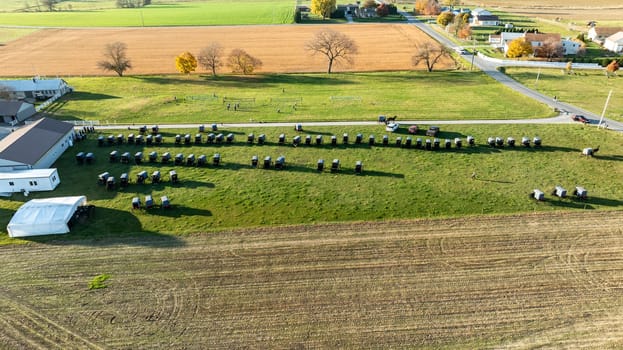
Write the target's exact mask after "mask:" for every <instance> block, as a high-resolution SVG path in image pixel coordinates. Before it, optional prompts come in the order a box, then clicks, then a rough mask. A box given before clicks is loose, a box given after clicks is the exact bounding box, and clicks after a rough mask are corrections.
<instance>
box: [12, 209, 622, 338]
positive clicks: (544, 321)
mask: <svg viewBox="0 0 623 350" xmlns="http://www.w3.org/2000/svg"><path fill="white" fill-rule="evenodd" d="M621 214H622V213H621V212H590V211H585V212H582V213H579V212H573V213H564V214H559V213H553V214H552V213H550V214H534V215H523V216H502V217H479V218H466V219H450V220H426V221H425V220H417V221H398V222H385V223H348V224H325V225H315V226H293V227H279V228H262V229H257V230H242V231H231V232H222V233H213V234H201V235H192V236H184V237H176V236H158V237H156V236H141V237H136V238H119V239H106V240H103V239H93V240H89V241H71V240H69V241H63V240H59V241H57V242H48V243H46V244H43V243H32V244H28V245H25V246H24V245H22V246H5V247H0V276H2V284H0V295H1V296H2V297H1V298H0V309H1V310H2V312H1V313H0V325H1V327H2V332H0V348H12V349H29V348H46V349H51V348H60V349H78V348H87V349H97V348H123V349H139V348H140V349H146V348H168V349H215V348H227V349H231V348H241V347H249V348H271V349H274V348H349V349H352V348H447V349H451V348H456V349H477V348H510V349H533V348H594V349H608V348H613V349H614V348H620V347H621V346H622V345H623V319H622V318H621V313H622V312H623V300H622V298H621V292H622V290H623V235H622V232H621V227H623V219H622V217H623V216H621ZM102 273H107V274H110V275H111V278H110V279H109V280H108V281H106V283H107V284H108V288H105V289H99V290H91V291H89V290H87V283H88V281H90V280H91V279H92V278H93V277H94V276H96V275H98V274H102Z"/></svg>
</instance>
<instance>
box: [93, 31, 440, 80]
mask: <svg viewBox="0 0 623 350" xmlns="http://www.w3.org/2000/svg"><path fill="white" fill-rule="evenodd" d="M127 49H128V48H127V45H126V44H125V43H123V42H113V43H110V44H107V45H106V46H105V48H104V52H103V56H104V59H103V60H101V61H99V62H98V63H97V65H98V67H99V68H101V69H102V70H105V71H110V72H115V73H117V75H119V76H120V77H121V76H123V74H124V73H125V72H126V71H128V70H130V69H132V67H133V66H132V62H131V61H130V58H129V56H128V52H127ZM305 50H306V51H308V52H309V53H310V54H311V55H321V56H324V58H325V59H326V61H327V73H328V74H331V73H332V72H333V68H334V66H335V65H336V64H341V63H344V64H352V63H354V57H355V56H356V55H357V53H358V51H359V49H358V47H357V43H356V42H355V41H354V40H353V39H352V38H350V37H349V36H348V35H346V34H344V33H341V32H338V31H335V30H332V29H323V30H320V31H319V32H317V33H316V34H315V35H314V37H313V38H312V39H311V40H310V41H308V42H307V43H306V44H305ZM415 51H416V52H415V55H413V57H412V63H413V65H414V66H415V65H418V64H419V63H420V62H423V63H425V65H426V69H427V70H428V71H429V72H432V71H433V69H434V67H435V65H436V64H437V63H438V62H439V61H440V60H441V59H442V58H444V57H451V55H450V52H449V50H448V49H447V48H445V47H444V46H442V45H440V44H439V43H436V42H430V41H427V42H425V43H424V44H422V45H419V46H416V50H415ZM224 54H225V53H224V48H223V46H222V45H221V44H220V43H218V42H211V43H209V44H208V45H207V46H206V47H204V48H202V49H201V50H200V51H199V54H198V55H197V56H196V57H195V55H193V54H192V53H191V52H188V51H186V52H183V53H181V54H180V55H178V56H176V57H175V67H176V68H177V70H178V71H179V72H180V73H182V74H189V73H191V72H194V71H195V70H196V69H197V67H198V66H199V65H201V66H202V67H203V68H204V69H206V70H207V71H210V72H211V73H212V75H213V76H216V75H217V71H218V70H219V69H220V68H221V67H223V66H227V67H228V68H229V69H230V70H231V72H232V73H237V74H251V73H253V72H254V71H256V70H257V69H259V68H260V67H262V61H261V60H260V59H259V58H257V57H254V56H252V55H251V54H249V53H248V52H247V51H245V50H243V49H240V48H235V49H232V50H231V51H230V52H229V54H228V55H227V56H226V57H225V56H224Z"/></svg>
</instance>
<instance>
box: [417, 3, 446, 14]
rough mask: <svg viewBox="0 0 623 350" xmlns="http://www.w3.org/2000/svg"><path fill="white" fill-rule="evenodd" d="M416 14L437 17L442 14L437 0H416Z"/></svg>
mask: <svg viewBox="0 0 623 350" xmlns="http://www.w3.org/2000/svg"><path fill="white" fill-rule="evenodd" d="M415 12H416V13H418V14H420V15H427V16H436V15H438V14H440V13H441V6H439V3H438V2H437V0H416V1H415Z"/></svg>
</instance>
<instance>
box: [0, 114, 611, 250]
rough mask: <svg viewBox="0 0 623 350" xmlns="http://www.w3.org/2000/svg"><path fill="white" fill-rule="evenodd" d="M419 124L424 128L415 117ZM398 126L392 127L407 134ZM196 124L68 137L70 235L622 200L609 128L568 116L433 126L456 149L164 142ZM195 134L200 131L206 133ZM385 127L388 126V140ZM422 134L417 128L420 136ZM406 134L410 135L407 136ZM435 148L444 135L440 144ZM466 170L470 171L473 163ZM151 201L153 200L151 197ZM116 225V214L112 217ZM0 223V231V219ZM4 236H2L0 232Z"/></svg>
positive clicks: (596, 205) (4, 206)
mask: <svg viewBox="0 0 623 350" xmlns="http://www.w3.org/2000/svg"><path fill="white" fill-rule="evenodd" d="M422 127H425V126H424V125H423V126H422ZM405 131H406V128H402V129H400V136H402V137H403V138H406V136H408V135H407V134H406V132H405ZM119 132H121V133H124V134H125V135H127V134H128V133H130V132H134V133H136V132H137V130H136V129H135V130H133V131H128V130H119V131H116V132H113V131H111V132H109V133H104V135H109V134H110V135H117V133H119ZM196 132H197V130H171V131H169V130H164V131H163V136H164V137H165V144H164V145H162V146H136V145H127V144H124V145H121V146H118V147H117V146H115V147H108V146H106V147H97V146H96V141H95V136H96V135H93V134H92V135H90V139H89V140H86V141H83V142H81V143H77V144H76V145H75V146H74V147H73V148H72V149H71V150H69V151H67V152H66V153H65V154H64V155H63V156H62V157H61V158H60V160H59V161H58V162H57V164H56V165H55V166H56V167H58V169H59V174H60V176H61V185H59V187H58V188H57V189H56V190H55V191H54V193H53V195H54V196H65V195H86V196H87V198H88V199H89V201H90V202H91V203H92V204H94V205H95V206H96V207H97V209H96V218H95V219H94V220H93V222H92V223H90V224H87V225H78V226H77V227H75V229H74V231H73V232H72V237H84V236H89V237H92V236H93V235H96V236H97V237H100V236H102V237H104V236H107V235H112V236H117V235H125V234H127V233H132V232H152V233H157V234H183V233H192V232H204V231H213V230H222V229H225V228H233V227H254V226H270V225H283V224H299V223H310V224H311V223H318V222H334V221H353V220H355V221H356V220H385V219H398V218H428V217H446V216H463V215H477V214H493V213H517V212H532V211H550V210H564V209H573V210H582V209H614V208H618V207H620V205H621V204H623V202H621V198H623V189H621V187H620V186H618V184H617V183H616V182H611V181H603V179H605V178H619V177H620V176H622V175H623V173H622V172H623V169H621V167H620V162H621V157H620V156H619V155H618V154H619V149H620V143H621V136H620V135H619V134H616V133H613V132H609V131H604V130H598V129H596V128H593V127H585V126H583V125H580V124H571V125H556V126H547V125H515V126H509V125H499V126H492V125H473V126H466V125H464V126H443V127H442V134H441V135H440V138H441V139H442V143H443V139H445V138H451V139H453V138H454V137H462V138H465V137H466V136H467V135H473V136H474V137H475V138H476V140H477V143H478V144H479V146H477V147H473V148H469V147H464V148H463V149H461V150H456V149H452V150H438V151H425V150H416V149H403V148H398V147H396V146H394V145H391V146H382V145H378V146H374V147H369V146H368V145H367V144H365V145H354V144H353V143H352V141H353V138H354V137H355V134H356V133H358V132H361V133H363V135H364V141H366V140H367V139H368V135H370V134H374V135H375V136H376V139H377V142H380V141H381V137H382V135H384V134H387V132H386V131H385V130H384V127H383V126H382V125H379V126H369V127H342V128H326V127H324V128H321V127H318V128H311V129H309V128H308V130H305V131H304V132H303V133H301V135H303V138H304V137H305V135H306V134H307V133H309V134H310V135H313V137H314V140H315V136H316V135H323V136H324V145H323V146H316V145H314V146H306V145H302V146H299V147H297V148H295V147H292V146H291V140H292V137H293V136H294V135H295V132H294V131H293V129H292V128H290V127H287V128H257V129H231V130H223V131H221V132H223V133H225V134H227V133H229V132H232V133H234V134H235V137H236V142H235V143H234V144H232V145H207V144H202V145H194V144H193V145H190V146H186V145H179V146H176V145H175V144H174V143H173V139H174V135H175V133H182V134H183V133H190V134H191V137H193V138H194V135H195V133H196ZM249 132H253V133H255V135H256V137H257V136H258V135H259V134H260V133H265V134H266V135H267V141H268V143H267V144H265V145H257V144H253V145H248V144H247V143H246V135H247V133H249ZM282 132H283V133H286V136H287V144H286V145H278V144H277V138H278V135H279V134H280V133H282ZM344 132H347V133H349V134H350V137H351V143H350V144H349V145H346V146H344V145H342V144H341V135H342V133H344ZM332 134H335V135H338V137H339V142H338V146H336V147H333V146H331V145H330V141H329V140H330V136H331V135H332ZM536 135H538V136H540V137H541V138H542V139H543V141H544V147H542V148H541V149H536V148H529V149H526V148H523V147H517V148H514V149H510V148H508V147H507V148H504V149H493V148H490V147H489V146H486V145H485V142H486V138H487V137H489V136H501V137H504V138H506V137H508V136H512V137H515V138H516V139H518V140H520V139H521V137H522V136H529V137H533V136H536ZM205 136H206V135H205V134H204V135H203V138H204V140H205ZM395 137H396V135H395V134H392V135H390V141H391V143H392V144H393V143H394V140H395ZM419 137H424V136H419ZM414 141H415V139H414ZM597 145H600V146H601V150H600V152H599V154H598V157H595V158H585V157H582V156H581V155H580V151H581V149H582V148H583V147H596V146H597ZM442 147H443V144H442ZM113 149H117V150H119V151H120V152H124V151H128V152H130V153H131V155H134V153H135V152H137V151H143V153H144V157H145V158H147V155H148V154H149V153H150V152H151V151H154V150H155V151H157V152H158V153H159V154H160V155H161V154H162V153H164V152H167V151H168V152H170V153H171V154H172V156H175V155H176V154H177V153H183V154H184V155H185V156H187V155H189V154H191V153H192V154H195V155H196V156H197V157H198V156H199V155H201V154H206V155H207V156H208V159H211V157H212V155H213V154H214V153H217V152H218V153H220V154H221V156H222V165H221V166H219V167H218V168H215V167H213V166H208V167H205V168H198V167H187V166H174V165H172V164H168V165H162V164H160V163H157V164H149V163H147V162H146V163H144V164H142V165H138V166H137V165H132V166H129V165H123V164H120V163H114V164H111V163H109V161H108V154H109V153H110V152H111V151H112V150H113ZM79 151H85V152H87V151H89V152H94V153H95V155H96V159H97V160H96V163H95V164H93V165H82V166H78V165H76V164H75V160H74V156H75V154H76V153H77V152H79ZM253 155H257V156H259V158H260V160H262V159H263V158H264V157H265V156H272V158H273V160H275V159H276V158H277V157H278V156H280V155H284V156H285V157H286V167H287V168H286V170H282V171H280V170H265V169H262V168H261V167H260V168H259V169H256V168H252V167H251V166H250V160H251V157H252V156H253ZM321 158H322V159H324V160H325V162H326V163H327V164H326V165H327V166H329V164H330V162H331V161H332V160H333V159H335V158H337V159H340V161H341V164H342V169H341V171H340V172H339V173H337V174H332V173H330V172H329V171H328V169H325V171H324V172H323V173H318V172H317V171H316V162H317V160H318V159H321ZM357 160H361V161H362V162H363V165H364V175H362V176H357V175H355V174H354V165H355V162H356V161H357ZM171 169H175V170H176V171H177V173H178V174H179V177H180V180H181V183H180V184H179V185H172V184H170V183H168V182H165V183H162V184H157V185H152V184H151V183H150V182H149V181H148V183H147V184H143V185H138V184H135V183H134V184H131V185H130V187H128V188H127V189H123V190H118V191H107V190H106V189H105V188H104V187H102V186H98V185H97V184H96V183H97V175H98V174H100V173H103V172H105V171H108V172H110V173H111V175H113V176H115V177H117V178H118V177H119V176H120V174H121V173H123V172H128V173H129V174H130V178H131V181H132V182H135V178H136V174H137V173H138V172H139V171H141V170H145V171H147V172H148V174H150V175H151V173H152V172H153V171H155V170H160V171H161V172H162V175H163V178H164V180H165V181H167V180H168V178H169V176H168V171H169V170H171ZM474 171H475V172H476V173H477V179H476V180H474V179H472V178H471V174H472V173H473V172H474ZM555 185H562V186H565V187H566V188H567V189H569V190H570V191H571V190H573V188H574V186H576V185H582V186H585V187H586V188H587V189H588V190H589V194H590V197H591V198H590V200H589V201H588V202H586V203H583V202H578V201H575V200H572V199H566V200H558V199H551V196H549V192H550V191H551V190H552V189H553V188H554V186H555ZM534 188H540V189H542V190H544V191H545V192H546V193H548V196H549V198H550V200H548V201H547V202H545V203H535V202H534V201H532V200H530V199H529V198H528V193H529V192H530V191H532V189H534ZM146 194H151V195H153V197H154V198H155V199H159V198H160V196H161V195H168V196H169V198H170V199H171V201H172V203H173V204H174V209H172V210H168V211H166V210H162V209H159V208H157V209H152V210H149V211H142V210H141V211H132V210H131V209H130V207H131V205H130V202H131V199H132V197H134V196H140V197H141V198H142V197H144V196H145V195H146ZM50 195H51V194H50V193H45V192H38V193H32V194H31V196H30V197H28V198H25V197H24V196H23V195H21V194H15V195H14V196H13V197H12V198H10V199H3V200H0V222H4V223H8V221H9V219H10V217H11V215H12V213H13V210H15V209H17V208H18V207H19V206H20V205H21V204H22V203H23V202H24V201H25V200H27V199H31V198H39V197H49V196H50ZM157 202H158V200H157ZM119 223H123V225H120V224H119ZM2 226H3V230H4V225H2ZM3 240H4V243H7V242H8V241H10V240H7V236H3Z"/></svg>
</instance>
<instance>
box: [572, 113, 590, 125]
mask: <svg viewBox="0 0 623 350" xmlns="http://www.w3.org/2000/svg"><path fill="white" fill-rule="evenodd" d="M571 118H572V119H573V120H574V121H576V122H580V123H584V124H588V123H590V122H591V121H590V120H588V119H587V118H586V117H585V116H583V115H579V114H574V115H573V116H571Z"/></svg>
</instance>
